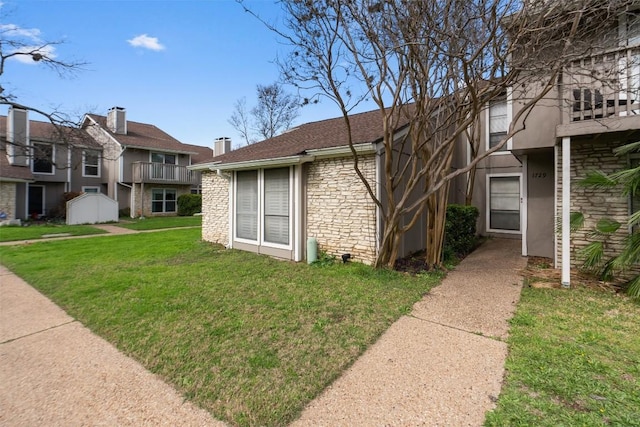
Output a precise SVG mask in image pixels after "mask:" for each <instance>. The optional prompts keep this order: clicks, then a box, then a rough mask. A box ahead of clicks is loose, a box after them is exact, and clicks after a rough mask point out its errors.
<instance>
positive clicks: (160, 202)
mask: <svg viewBox="0 0 640 427" xmlns="http://www.w3.org/2000/svg"><path fill="white" fill-rule="evenodd" d="M28 114H29V112H28V111H27V110H25V109H20V108H13V107H12V108H9V111H8V115H7V116H6V117H4V116H0V216H1V217H2V218H0V220H13V219H26V218H43V217H48V218H51V217H61V216H64V201H65V200H64V195H65V194H66V193H81V192H84V193H88V192H97V193H102V194H105V195H107V196H109V197H111V198H112V199H114V200H116V201H118V206H119V209H120V210H121V213H126V214H128V215H131V216H132V217H135V216H140V215H144V216H152V215H175V214H176V212H177V199H178V197H179V196H180V195H181V194H185V193H200V192H201V182H200V173H199V172H194V171H190V170H188V169H187V166H189V165H191V164H192V163H197V162H201V161H205V160H207V159H209V158H212V157H213V150H212V149H211V148H208V147H203V146H199V145H190V144H183V143H181V142H180V141H178V140H177V139H175V138H173V137H172V136H170V135H169V134H167V133H166V132H164V131H162V130H160V129H159V128H158V127H156V126H154V125H151V124H146V123H139V122H132V121H127V119H126V111H125V110H124V109H123V108H119V107H115V108H112V109H111V110H110V111H109V113H108V114H107V116H100V115H95V114H88V115H86V116H85V117H84V119H83V121H82V124H81V126H80V127H70V126H58V125H54V124H52V123H50V122H43V121H36V120H30V119H29V117H28ZM229 143H230V141H228V140H226V145H224V144H223V145H221V147H224V146H226V147H228V146H229ZM227 149H228V148H227Z"/></svg>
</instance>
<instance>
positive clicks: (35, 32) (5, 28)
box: [0, 24, 41, 43]
mask: <svg viewBox="0 0 640 427" xmlns="http://www.w3.org/2000/svg"><path fill="white" fill-rule="evenodd" d="M0 33H2V35H3V36H6V37H24V38H27V39H29V40H32V41H34V42H36V43H37V42H39V41H40V34H41V32H40V30H39V29H37V28H21V27H19V26H17V25H15V24H0Z"/></svg>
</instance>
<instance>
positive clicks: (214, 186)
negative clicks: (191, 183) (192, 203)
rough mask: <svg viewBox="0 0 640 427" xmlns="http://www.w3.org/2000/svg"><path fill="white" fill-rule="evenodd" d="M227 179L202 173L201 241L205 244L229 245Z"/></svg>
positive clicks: (213, 173) (214, 174)
mask: <svg viewBox="0 0 640 427" xmlns="http://www.w3.org/2000/svg"><path fill="white" fill-rule="evenodd" d="M229 179H230V176H219V175H218V174H217V173H216V172H203V173H202V240H205V241H207V242H213V243H219V244H221V245H227V244H228V243H229Z"/></svg>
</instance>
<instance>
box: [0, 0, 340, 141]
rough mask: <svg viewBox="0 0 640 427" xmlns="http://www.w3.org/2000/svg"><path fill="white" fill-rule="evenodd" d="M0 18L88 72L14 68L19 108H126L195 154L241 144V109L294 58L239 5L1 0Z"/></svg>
mask: <svg viewBox="0 0 640 427" xmlns="http://www.w3.org/2000/svg"><path fill="white" fill-rule="evenodd" d="M247 4H248V5H249V6H250V7H251V8H252V9H253V10H256V11H257V12H258V13H259V14H260V15H261V16H263V17H264V18H265V19H266V20H268V21H269V22H275V21H277V20H278V19H281V18H282V16H281V15H280V7H279V6H278V5H277V4H276V3H275V2H273V1H271V0H262V1H256V0H253V1H248V2H247ZM0 12H1V16H0V19H1V21H0V25H3V24H4V25H8V24H12V25H15V26H17V27H19V28H21V29H26V30H32V31H33V32H38V31H39V36H38V37H39V38H40V39H42V40H47V41H63V42H64V43H63V44H61V45H58V46H56V50H55V55H56V56H57V58H58V59H61V60H78V61H84V62H87V63H88V64H87V65H86V66H84V70H83V71H81V72H79V73H77V74H76V75H75V76H74V77H72V78H68V77H64V78H61V77H60V76H58V74H57V73H56V72H54V71H52V70H50V69H47V68H45V67H42V64H38V63H21V62H18V61H11V62H10V63H8V64H7V65H6V69H5V73H4V75H3V76H2V86H3V87H4V88H5V89H6V90H7V92H11V93H12V94H14V95H17V96H18V99H17V101H18V102H20V103H23V104H25V105H29V106H33V107H37V108H41V109H45V110H51V109H59V110H63V111H65V112H68V113H70V114H72V115H74V116H76V117H77V116H81V115H82V114H83V113H85V112H92V113H97V114H102V115H106V112H107V110H108V109H109V108H111V107H114V106H119V107H124V108H126V110H127V118H128V119H129V120H133V121H138V122H144V123H151V124H154V125H156V126H157V127H159V128H161V129H162V130H164V131H166V132H167V133H169V134H170V135H172V136H174V137H175V138H177V139H178V140H180V141H181V142H184V143H189V144H197V145H206V146H210V145H211V144H212V141H213V140H214V139H215V138H217V137H221V136H228V137H231V138H232V140H233V142H234V146H236V145H237V144H239V143H240V138H239V136H238V134H237V132H236V131H235V129H233V127H232V126H231V125H230V124H229V123H228V119H229V117H230V116H231V114H232V112H233V107H234V103H235V102H236V100H238V99H239V98H242V97H246V99H247V104H248V105H249V106H251V105H252V104H253V103H254V101H255V87H256V85H257V84H270V83H272V82H274V81H276V80H277V79H278V76H279V75H278V69H277V66H276V65H275V64H274V63H273V60H274V59H275V58H276V56H283V55H284V54H285V53H286V52H287V46H285V45H283V44H282V43H281V42H280V41H279V40H278V39H277V37H276V35H275V34H273V33H272V32H270V31H269V30H268V29H266V28H265V27H264V25H263V24H261V23H260V22H258V21H257V20H256V18H254V17H252V16H251V15H250V14H248V13H246V12H244V10H243V8H242V6H240V5H239V4H237V3H236V2H235V1H233V0H206V1H205V0H182V1H178V0H173V1H168V0H135V1H134V0H109V1H106V0H105V1H100V0H55V1H51V0H2V9H1V10H0ZM286 89H287V90H288V91H289V92H293V88H290V87H287V88H286ZM0 114H6V109H5V110H3V111H0ZM339 115H340V112H339V110H338V109H337V107H336V106H335V104H333V103H332V102H331V101H329V100H323V101H322V102H321V103H320V104H319V105H311V106H305V107H304V108H303V109H302V110H301V115H300V117H299V118H298V119H297V121H296V124H301V123H306V122H310V121H315V120H322V119H326V118H331V117H337V116H339ZM32 118H33V119H40V118H38V117H34V116H32Z"/></svg>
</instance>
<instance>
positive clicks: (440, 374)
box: [294, 239, 526, 427]
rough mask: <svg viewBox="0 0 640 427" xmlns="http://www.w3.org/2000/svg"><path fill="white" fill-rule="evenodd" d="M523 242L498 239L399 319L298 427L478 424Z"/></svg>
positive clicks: (490, 403)
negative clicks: (409, 312)
mask: <svg viewBox="0 0 640 427" xmlns="http://www.w3.org/2000/svg"><path fill="white" fill-rule="evenodd" d="M520 245H521V243H520V241H516V240H503V239H494V240H490V241H488V242H486V243H485V244H484V245H482V246H481V247H480V248H479V249H478V250H476V251H475V252H474V253H472V254H471V255H470V256H469V257H467V258H466V259H464V260H463V261H462V262H461V263H460V265H459V266H458V267H457V268H456V269H455V270H454V271H452V272H450V273H449V274H448V275H447V277H446V278H445V279H444V280H443V282H442V284H441V285H440V286H438V287H436V288H434V289H433V290H432V291H431V292H430V293H429V294H427V295H426V296H425V297H424V298H423V299H422V300H421V301H420V302H418V303H417V304H415V306H414V307H413V310H412V312H411V314H410V315H408V316H404V317H402V318H400V319H399V320H398V321H397V322H396V323H394V324H393V325H392V326H391V328H389V330H387V332H385V333H384V334H383V335H382V337H381V338H380V339H379V340H378V341H377V342H376V343H375V344H374V345H373V346H372V347H371V348H370V349H369V350H367V351H366V352H365V354H364V355H363V356H362V357H361V358H360V359H358V360H357V361H356V363H355V364H354V365H353V366H352V367H351V368H350V369H348V370H347V371H346V372H345V373H344V374H343V375H342V376H341V377H340V378H339V379H338V380H337V381H336V382H335V383H334V384H332V385H331V386H330V387H328V388H327V389H326V390H325V392H324V393H323V394H322V395H321V396H320V397H319V398H317V399H316V400H314V401H313V402H312V403H311V404H310V405H309V406H308V407H307V408H306V410H305V411H304V412H303V414H302V416H301V417H300V419H299V420H298V421H296V422H295V423H294V425H295V426H355V425H359V426H447V427H450V426H481V425H482V424H483V422H484V415H485V412H486V411H488V410H490V409H493V408H494V406H495V405H494V402H495V400H496V399H497V397H498V395H499V394H500V388H501V385H502V378H503V374H504V361H505V358H506V356H507V345H506V343H505V342H504V341H503V340H502V339H504V338H506V337H507V334H508V329H509V325H508V319H510V318H511V317H512V315H513V312H514V311H515V307H516V303H517V301H518V299H519V297H520V291H521V289H522V286H521V284H522V277H519V276H518V274H517V270H519V269H521V268H524V267H525V265H526V259H525V258H522V257H521V256H520V250H521V249H520Z"/></svg>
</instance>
